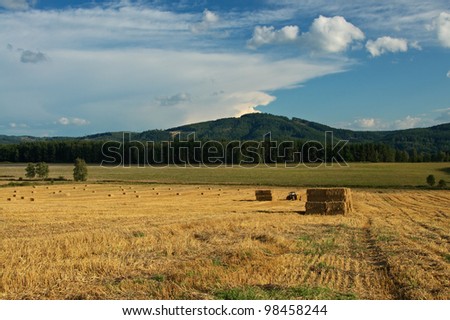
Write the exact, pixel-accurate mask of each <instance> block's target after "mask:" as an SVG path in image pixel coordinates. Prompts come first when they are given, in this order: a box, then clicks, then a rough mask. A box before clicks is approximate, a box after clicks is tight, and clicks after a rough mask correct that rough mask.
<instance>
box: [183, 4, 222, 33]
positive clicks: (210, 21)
mask: <svg viewBox="0 0 450 320" xmlns="http://www.w3.org/2000/svg"><path fill="white" fill-rule="evenodd" d="M218 22H219V16H218V15H217V14H216V13H214V12H212V11H209V10H208V9H205V10H204V11H203V17H202V21H201V22H199V23H196V24H193V25H191V26H190V30H191V32H193V33H202V32H205V31H207V30H208V29H210V28H211V27H212V26H214V25H215V24H217V23H218Z"/></svg>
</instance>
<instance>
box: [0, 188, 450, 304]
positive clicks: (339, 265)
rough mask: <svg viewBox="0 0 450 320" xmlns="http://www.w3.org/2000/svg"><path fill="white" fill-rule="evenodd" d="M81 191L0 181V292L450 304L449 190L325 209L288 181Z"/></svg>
mask: <svg viewBox="0 0 450 320" xmlns="http://www.w3.org/2000/svg"><path fill="white" fill-rule="evenodd" d="M74 187H76V188H74ZM47 188H48V189H47ZM84 188H85V189H86V190H83V187H81V185H78V184H72V185H71V184H65V185H58V186H56V185H55V186H37V187H36V188H33V187H31V186H30V187H18V188H17V187H16V188H7V187H5V188H0V221H1V224H0V298H1V299H450V230H449V225H450V209H449V208H450V193H449V192H448V191H401V190H382V191H378V190H369V191H368V190H358V189H353V190H352V191H353V192H352V193H353V206H354V211H353V212H352V213H350V214H348V215H345V216H342V215H339V216H323V215H304V214H303V213H304V211H305V203H304V202H301V201H286V200H283V199H284V198H285V197H286V195H287V194H288V192H290V191H296V192H297V193H298V194H299V195H301V196H302V199H305V198H306V197H305V196H304V195H305V193H306V189H298V190H293V188H292V187H289V188H281V187H280V188H271V189H272V195H273V201H271V202H259V201H255V187H245V186H239V189H238V188H237V187H233V186H220V187H219V186H210V185H206V186H189V185H170V186H168V185H144V184H140V185H132V184H130V185H124V186H123V188H121V187H119V186H118V185H115V184H89V185H87V186H84ZM153 188H154V189H153ZM123 189H126V190H127V192H124V191H122V190H123ZM219 189H220V190H219ZM14 190H16V191H17V192H16V193H14ZM32 190H34V191H35V193H32ZM59 191H61V192H59ZM93 191H95V192H93ZM54 192H56V194H54ZM124 193H125V194H124ZM177 193H178V195H177ZM14 194H16V195H17V196H16V197H13V195H14ZM137 195H138V196H139V198H137V197H136V196H137ZM218 195H220V197H218ZM22 197H23V199H22ZM8 199H9V200H10V201H8ZM31 199H34V201H30V200H31Z"/></svg>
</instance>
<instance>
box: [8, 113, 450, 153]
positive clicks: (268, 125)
mask: <svg viewBox="0 0 450 320" xmlns="http://www.w3.org/2000/svg"><path fill="white" fill-rule="evenodd" d="M326 131H332V132H333V135H334V138H335V139H339V140H349V141H350V142H351V143H384V144H387V145H391V146H393V147H395V148H399V149H404V150H412V149H417V150H418V151H432V152H435V151H437V150H444V151H450V123H445V124H440V125H436V126H432V127H427V128H412V129H403V130H389V131H354V130H349V129H338V128H333V127H330V126H327V125H324V124H321V123H317V122H313V121H308V120H305V119H300V118H296V117H293V118H288V117H285V116H278V115H272V114H267V113H253V114H246V115H243V116H241V117H239V118H222V119H217V120H211V121H204V122H198V123H192V124H186V125H182V126H176V127H172V128H168V129H165V130H146V131H143V132H131V133H130V139H132V140H140V141H170V140H171V139H173V135H174V132H179V133H181V134H184V135H187V134H189V133H193V132H195V138H196V139H198V140H202V141H204V140H217V141H225V140H228V141H231V140H240V141H245V140H255V141H261V140H263V139H264V136H265V135H266V134H267V133H269V132H270V133H271V138H272V139H273V140H278V141H280V140H318V141H323V139H324V136H325V132H326ZM122 137H123V131H116V132H104V133H98V134H92V135H87V136H82V137H75V138H73V137H50V138H38V137H32V136H5V135H0V144H17V143H21V142H33V141H52V140H53V141H54V140H87V141H90V140H93V141H98V140H117V141H120V140H122Z"/></svg>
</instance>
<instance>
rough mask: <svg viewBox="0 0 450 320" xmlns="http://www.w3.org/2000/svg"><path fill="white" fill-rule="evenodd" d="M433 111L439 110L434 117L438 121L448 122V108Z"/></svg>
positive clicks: (449, 118)
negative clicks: (437, 114) (438, 113)
mask: <svg viewBox="0 0 450 320" xmlns="http://www.w3.org/2000/svg"><path fill="white" fill-rule="evenodd" d="M435 112H440V113H441V114H440V115H439V116H438V117H437V118H436V119H435V120H436V121H438V122H439V123H442V122H450V108H447V109H439V110H435Z"/></svg>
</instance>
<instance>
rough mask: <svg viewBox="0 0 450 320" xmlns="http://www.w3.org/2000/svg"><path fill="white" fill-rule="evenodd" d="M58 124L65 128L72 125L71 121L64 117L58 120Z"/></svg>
mask: <svg viewBox="0 0 450 320" xmlns="http://www.w3.org/2000/svg"><path fill="white" fill-rule="evenodd" d="M58 123H59V124H62V125H63V126H67V125H69V124H70V120H69V118H66V117H62V118H59V119H58Z"/></svg>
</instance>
